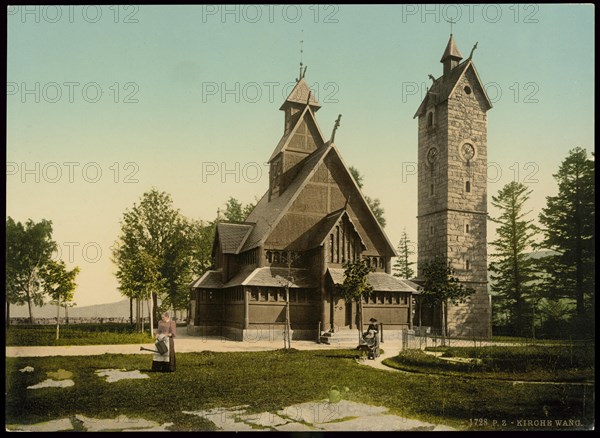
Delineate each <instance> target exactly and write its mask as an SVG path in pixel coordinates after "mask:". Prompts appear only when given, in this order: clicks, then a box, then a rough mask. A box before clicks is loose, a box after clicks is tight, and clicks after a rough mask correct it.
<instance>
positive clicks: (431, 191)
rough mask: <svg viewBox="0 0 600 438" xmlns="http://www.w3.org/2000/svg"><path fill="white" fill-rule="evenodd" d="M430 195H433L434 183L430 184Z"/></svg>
mask: <svg viewBox="0 0 600 438" xmlns="http://www.w3.org/2000/svg"><path fill="white" fill-rule="evenodd" d="M429 196H433V184H431V185H430V186H429Z"/></svg>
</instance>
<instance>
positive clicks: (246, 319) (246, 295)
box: [242, 286, 250, 330]
mask: <svg viewBox="0 0 600 438" xmlns="http://www.w3.org/2000/svg"><path fill="white" fill-rule="evenodd" d="M242 288H243V291H244V330H248V327H249V326H250V309H249V305H250V303H249V301H250V290H249V289H248V288H245V287H244V286H242Z"/></svg>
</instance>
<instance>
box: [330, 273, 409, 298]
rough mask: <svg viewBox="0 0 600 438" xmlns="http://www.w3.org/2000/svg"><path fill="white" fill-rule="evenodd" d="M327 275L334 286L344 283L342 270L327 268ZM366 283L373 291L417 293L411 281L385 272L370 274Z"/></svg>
mask: <svg viewBox="0 0 600 438" xmlns="http://www.w3.org/2000/svg"><path fill="white" fill-rule="evenodd" d="M327 273H328V274H329V277H330V278H331V280H332V281H333V283H334V284H343V283H344V278H345V275H344V270H343V269H337V268H327ZM367 282H368V283H369V284H370V285H371V286H373V290H375V291H383V292H411V293H418V292H417V287H418V286H417V285H416V284H415V283H413V282H412V281H409V280H403V279H400V278H398V277H394V276H393V275H390V274H388V273H386V272H370V273H369V275H368V276H367Z"/></svg>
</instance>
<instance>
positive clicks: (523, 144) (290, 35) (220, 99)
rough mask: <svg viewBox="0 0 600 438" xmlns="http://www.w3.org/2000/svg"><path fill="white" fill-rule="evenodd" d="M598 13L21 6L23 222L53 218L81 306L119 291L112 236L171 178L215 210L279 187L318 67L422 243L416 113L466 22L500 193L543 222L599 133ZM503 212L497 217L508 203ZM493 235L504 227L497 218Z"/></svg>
mask: <svg viewBox="0 0 600 438" xmlns="http://www.w3.org/2000/svg"><path fill="white" fill-rule="evenodd" d="M593 12H594V10H593V6H590V5H510V4H502V5H485V4H480V5H475V6H474V5H471V6H466V5H458V6H455V5H409V6H390V5H387V6H348V5H339V6H332V5H329V6H327V5H319V6H316V5H313V6H311V5H301V6H251V5H250V6H235V5H229V6H227V7H225V6H139V7H132V6H130V7H126V6H118V7H117V6H108V5H106V6H98V7H85V8H82V7H67V6H62V7H42V6H28V7H23V6H20V7H11V8H9V14H8V69H7V75H8V78H7V82H8V83H7V94H8V95H7V106H8V115H7V130H8V132H7V177H6V178H7V215H9V216H11V217H13V218H14V219H16V220H20V221H25V220H27V219H28V218H32V219H34V220H40V219H42V218H46V219H51V220H52V221H53V224H54V238H55V240H56V241H57V242H58V243H59V246H60V247H61V253H62V258H63V259H64V260H65V261H66V262H67V264H68V265H69V266H74V265H78V266H79V267H80V268H81V273H80V275H79V277H78V284H79V287H78V289H77V292H76V294H75V301H76V302H77V303H78V305H80V306H81V305H88V304H96V303H102V302H111V301H116V300H118V299H119V298H120V295H119V293H118V291H116V287H117V282H116V279H115V277H114V271H115V267H114V265H113V264H112V262H111V260H110V247H111V245H112V244H113V242H114V241H115V239H116V237H117V235H118V233H119V220H120V219H121V217H122V214H123V212H124V210H125V209H126V208H129V207H131V206H132V205H133V203H134V202H136V201H137V200H138V199H139V198H140V197H141V195H142V194H143V193H144V192H145V191H147V190H149V189H150V188H152V187H156V188H157V189H160V190H164V191H166V192H168V193H170V194H171V195H172V197H173V200H174V204H175V206H176V207H177V208H180V209H181V211H182V213H183V214H185V215H186V216H188V217H193V218H197V219H205V220H212V219H214V217H215V215H216V211H217V208H223V207H224V204H225V201H226V200H227V198H228V197H229V196H234V197H236V198H238V199H239V200H241V201H243V202H245V203H246V202H253V201H254V200H255V198H256V197H260V196H261V195H262V194H263V193H264V191H265V190H266V187H267V184H268V172H267V167H266V166H265V162H266V160H267V159H268V158H269V156H270V154H271V152H272V151H273V149H274V148H275V146H276V144H277V142H278V141H279V138H280V137H281V135H282V132H283V114H282V113H281V112H280V111H279V110H278V109H279V106H280V105H281V103H282V102H283V100H284V99H285V96H286V91H290V90H291V87H292V86H293V82H294V80H295V78H296V77H297V75H298V63H299V61H300V40H303V41H304V43H303V53H302V58H303V61H304V64H305V65H307V66H308V70H307V74H306V79H307V81H308V83H309V84H310V85H311V86H312V87H313V89H314V91H315V92H316V93H317V97H318V99H319V101H320V102H321V104H322V108H321V110H320V111H319V112H318V114H317V119H318V121H319V123H320V126H321V130H322V131H323V133H324V134H325V135H326V136H329V134H330V133H331V129H332V127H333V123H334V121H335V119H336V118H337V115H338V114H342V120H341V126H340V128H339V130H338V131H337V133H336V145H337V147H338V149H339V150H340V152H341V154H342V156H343V158H344V160H345V162H346V163H347V164H348V165H353V166H355V167H357V168H358V169H359V170H360V171H361V173H362V174H363V175H364V180H365V186H364V189H363V190H364V193H365V194H367V195H369V196H371V197H377V198H380V199H381V201H382V205H383V207H384V209H385V216H386V219H387V222H388V225H387V227H386V232H387V234H388V236H389V238H390V240H391V241H392V242H394V243H396V242H398V240H399V238H400V234H401V232H402V229H403V228H404V227H405V228H406V230H407V232H408V233H409V235H410V237H411V238H412V239H413V240H416V231H417V221H416V212H417V197H416V190H417V185H416V184H417V177H416V174H414V172H413V170H414V169H415V166H416V159H417V123H416V120H414V119H413V115H414V113H415V111H416V109H417V107H418V106H419V103H420V101H421V98H422V97H423V96H424V93H425V91H426V87H427V85H428V84H429V83H430V82H429V80H428V78H427V75H428V74H430V73H431V74H433V75H434V76H436V77H437V76H439V75H440V74H441V72H442V65H441V64H440V62H439V60H440V58H441V55H442V53H443V51H444V48H445V46H446V43H447V41H448V37H449V33H450V25H449V23H447V22H446V21H445V19H451V20H452V21H455V22H456V24H454V25H453V34H454V37H455V40H456V43H457V45H458V47H459V49H460V50H461V52H462V54H463V56H464V57H467V56H468V55H469V52H470V50H471V48H472V46H473V45H474V44H475V42H478V48H477V50H476V51H475V54H474V62H475V65H476V67H477V70H478V72H479V75H480V77H481V79H482V81H483V82H484V84H486V87H487V90H488V94H489V95H490V97H491V98H492V100H493V102H494V107H493V108H492V109H491V110H490V112H489V113H488V159H489V162H490V166H491V167H490V175H489V179H490V180H489V185H488V201H489V200H490V199H491V195H493V194H495V193H496V192H497V191H498V190H499V189H500V188H501V187H502V186H503V185H504V184H506V183H508V182H510V181H512V180H514V179H518V180H519V181H521V182H524V183H526V184H527V185H529V186H530V187H531V188H532V189H533V195H532V198H531V202H530V204H529V207H530V209H532V210H533V213H532V217H535V216H537V214H538V213H539V211H540V209H541V208H542V207H543V206H544V204H545V197H546V196H548V195H553V194H555V193H556V185H555V182H554V179H553V177H552V174H553V173H555V172H556V170H557V168H558V165H559V163H560V162H561V160H562V159H564V157H566V155H567V153H568V151H569V149H572V148H574V147H576V146H581V147H584V148H587V149H588V151H591V150H592V149H593V144H594V128H593V127H594V100H593V96H594V73H595V71H594V53H595V50H594V49H595V47H594V15H593ZM490 214H491V215H492V216H493V215H494V210H493V209H492V208H491V206H490ZM489 228H490V230H489V239H492V238H493V237H494V230H493V226H491V225H490V227H489Z"/></svg>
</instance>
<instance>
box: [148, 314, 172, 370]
mask: <svg viewBox="0 0 600 438" xmlns="http://www.w3.org/2000/svg"><path fill="white" fill-rule="evenodd" d="M176 332H177V325H176V324H175V321H173V320H171V318H170V317H169V312H165V313H163V314H162V319H161V320H160V321H158V329H157V331H156V333H157V336H156V340H157V341H159V342H164V344H165V346H166V347H167V348H168V350H167V352H166V353H164V354H160V353H154V359H153V360H152V371H164V372H173V371H175V342H174V341H173V338H174V337H175V335H176Z"/></svg>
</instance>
